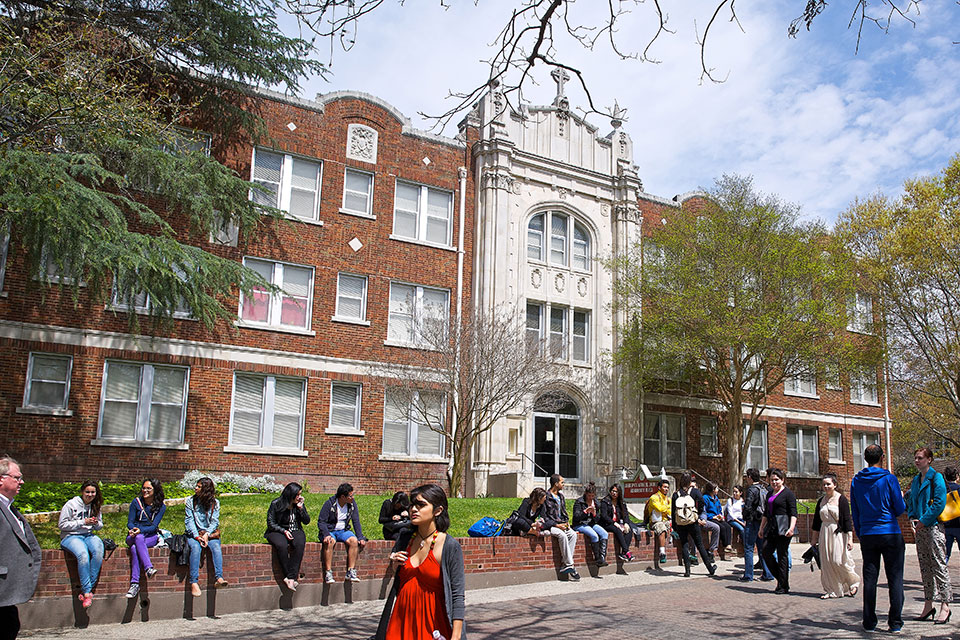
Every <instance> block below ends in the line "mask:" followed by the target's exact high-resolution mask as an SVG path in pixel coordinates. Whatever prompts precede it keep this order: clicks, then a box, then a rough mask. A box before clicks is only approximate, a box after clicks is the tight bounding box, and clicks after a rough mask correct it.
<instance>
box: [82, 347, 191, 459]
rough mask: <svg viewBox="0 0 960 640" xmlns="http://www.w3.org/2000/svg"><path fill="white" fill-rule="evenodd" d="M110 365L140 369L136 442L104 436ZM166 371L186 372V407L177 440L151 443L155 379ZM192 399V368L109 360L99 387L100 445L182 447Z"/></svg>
mask: <svg viewBox="0 0 960 640" xmlns="http://www.w3.org/2000/svg"><path fill="white" fill-rule="evenodd" d="M110 364H118V365H132V366H137V367H140V386H139V389H138V391H137V424H136V427H135V428H134V437H133V438H117V437H115V436H104V435H103V411H104V408H105V407H106V403H107V373H108V371H109V370H110ZM158 367H159V368H163V369H182V370H184V371H185V374H184V376H183V403H182V405H181V409H180V435H179V438H178V439H177V440H149V439H148V438H147V436H148V435H149V433H150V411H151V407H152V406H153V379H154V373H155V371H156V369H157V368H158ZM189 395H190V367H184V366H180V365H168V364H153V363H150V362H136V361H130V360H115V359H107V360H104V363H103V378H102V382H101V384H100V415H99V417H98V419H97V441H98V443H100V444H102V443H113V442H117V443H131V442H137V443H144V444H145V445H147V446H149V445H151V444H158V445H161V446H163V445H170V444H183V438H184V429H185V425H186V423H187V405H188V404H189Z"/></svg>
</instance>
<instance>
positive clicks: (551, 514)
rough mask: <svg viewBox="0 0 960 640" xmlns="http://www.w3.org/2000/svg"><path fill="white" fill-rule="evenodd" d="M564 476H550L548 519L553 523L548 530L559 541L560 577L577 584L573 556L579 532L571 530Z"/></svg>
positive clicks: (577, 576) (577, 578) (578, 576)
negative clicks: (565, 577) (564, 493)
mask: <svg viewBox="0 0 960 640" xmlns="http://www.w3.org/2000/svg"><path fill="white" fill-rule="evenodd" d="M563 482H564V479H563V476H561V475H560V474H559V473H555V474H553V475H552V476H550V491H548V492H547V518H548V519H549V520H550V521H551V522H553V525H552V526H551V527H550V529H548V532H549V533H550V535H552V536H553V537H554V538H556V539H557V543H558V544H559V545H560V558H561V562H562V566H561V567H560V575H561V576H563V575H566V576H567V577H568V578H569V579H570V580H573V581H574V582H577V581H578V580H580V574H579V573H577V569H576V567H574V565H573V554H574V551H575V550H576V548H577V532H576V531H574V530H573V529H571V528H570V522H569V516H567V499H566V497H565V496H564V495H563V491H561V490H562V489H563Z"/></svg>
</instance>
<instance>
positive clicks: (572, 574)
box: [570, 569, 580, 582]
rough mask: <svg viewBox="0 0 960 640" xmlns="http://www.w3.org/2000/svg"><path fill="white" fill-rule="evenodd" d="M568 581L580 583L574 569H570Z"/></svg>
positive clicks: (578, 575)
mask: <svg viewBox="0 0 960 640" xmlns="http://www.w3.org/2000/svg"><path fill="white" fill-rule="evenodd" d="M570 579H571V580H573V581H574V582H580V574H579V573H577V570H576V569H571V573H570Z"/></svg>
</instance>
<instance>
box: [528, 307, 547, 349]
mask: <svg viewBox="0 0 960 640" xmlns="http://www.w3.org/2000/svg"><path fill="white" fill-rule="evenodd" d="M543 307H544V306H543V305H542V304H539V303H537V302H527V319H526V337H527V348H528V349H529V350H530V351H535V352H540V354H541V355H542V354H543V339H544V326H543Z"/></svg>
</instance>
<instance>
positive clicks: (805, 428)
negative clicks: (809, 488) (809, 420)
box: [784, 424, 820, 478]
mask: <svg viewBox="0 0 960 640" xmlns="http://www.w3.org/2000/svg"><path fill="white" fill-rule="evenodd" d="M791 431H796V432H797V462H798V464H799V465H800V468H799V469H790V451H791V449H790V444H789V443H790V432H791ZM810 435H813V442H814V446H813V463H814V467H815V471H814V472H813V473H807V472H805V471H803V467H804V462H806V460H805V456H806V454H805V453H804V449H803V438H804V436H808V437H809V436H810ZM784 447H785V451H786V463H787V468H786V469H785V471H786V472H787V474H788V475H791V476H796V477H803V478H816V477H818V476H819V474H820V430H819V429H818V428H817V427H813V426H809V425H798V424H788V425H787V439H786V442H785V443H784Z"/></svg>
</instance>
